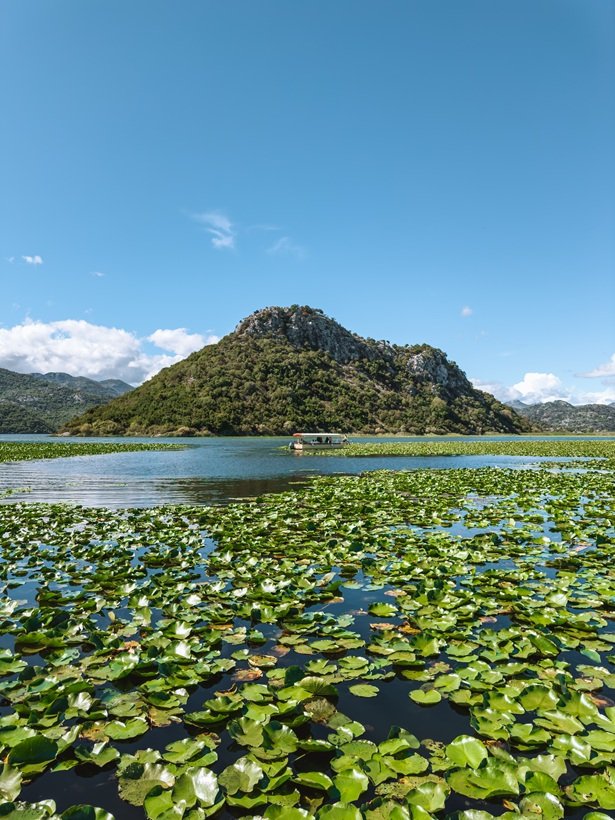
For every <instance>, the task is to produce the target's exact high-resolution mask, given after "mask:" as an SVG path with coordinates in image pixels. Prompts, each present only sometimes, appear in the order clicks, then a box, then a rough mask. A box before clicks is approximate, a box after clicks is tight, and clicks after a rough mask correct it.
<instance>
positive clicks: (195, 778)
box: [173, 767, 220, 808]
mask: <svg viewBox="0 0 615 820" xmlns="http://www.w3.org/2000/svg"><path fill="white" fill-rule="evenodd" d="M219 798H220V789H219V788H218V780H217V778H216V775H215V774H214V773H213V772H212V771H210V770H209V769H206V768H196V767H190V768H188V769H186V770H185V771H184V772H183V774H182V775H181V776H180V777H179V778H178V779H177V780H176V782H175V786H174V787H173V800H174V801H183V802H185V804H186V806H188V807H189V808H191V807H192V806H194V805H195V803H197V802H198V804H199V805H200V806H213V805H215V804H216V803H217V802H218V800H219Z"/></svg>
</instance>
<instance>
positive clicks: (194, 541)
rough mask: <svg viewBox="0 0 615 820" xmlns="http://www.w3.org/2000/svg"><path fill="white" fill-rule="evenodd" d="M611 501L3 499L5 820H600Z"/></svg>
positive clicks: (409, 492) (376, 478)
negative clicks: (212, 503) (123, 504)
mask: <svg viewBox="0 0 615 820" xmlns="http://www.w3.org/2000/svg"><path fill="white" fill-rule="evenodd" d="M71 446H72V445H71ZM612 488H613V474H612V473H609V472H604V471H598V470H594V471H590V472H587V473H583V474H580V473H564V472H562V473H555V472H551V471H547V470H535V471H513V470H501V469H495V468H488V469H478V470H447V471H423V470H421V471H413V472H403V473H400V472H373V473H368V474H365V475H362V476H356V477H335V478H320V479H316V480H315V481H314V483H313V484H312V485H310V486H309V487H308V488H304V489H301V490H297V491H293V492H287V493H284V494H280V495H275V496H266V497H263V498H260V499H256V500H251V501H247V502H243V503H235V504H232V505H230V506H227V507H218V508H214V507H160V508H156V509H149V510H142V509H141V510H139V509H132V510H122V511H112V510H108V509H85V508H81V507H76V506H62V505H42V504H26V503H16V504H12V505H4V506H1V507H0V556H1V564H0V624H1V630H0V632H1V634H2V638H1V639H0V646H1V647H2V648H1V649H0V755H1V758H2V761H3V762H2V764H1V768H0V817H10V818H14V819H15V820H19V818H21V820H25V818H28V820H37V818H52V817H53V818H56V817H58V816H59V817H62V818H73V820H74V818H88V819H89V818H92V819H93V820H109V818H111V817H112V816H115V817H116V818H117V820H120V819H121V818H124V817H126V818H129V817H147V818H152V820H156V819H157V818H160V820H162V819H164V820H168V818H182V817H183V818H188V820H197V819H200V818H206V817H239V816H247V817H253V818H267V819H268V820H272V819H275V818H283V820H287V819H288V820H293V818H317V819H318V820H340V819H341V820H355V818H364V820H383V819H384V818H393V820H395V819H396V818H397V819H398V820H406V819H407V818H412V819H413V820H428V818H444V817H451V818H452V817H455V818H458V820H489V818H492V817H500V818H507V819H508V820H513V819H514V818H519V817H523V818H535V819H536V820H538V818H543V820H548V819H551V820H557V819H558V818H564V817H567V818H576V817H579V818H581V817H585V818H586V820H604V818H608V817H612V816H613V811H614V810H615V666H614V661H615V632H614V630H613V619H614V618H615V562H614V560H613V559H614V557H615V540H614V532H615V530H614V527H615V509H614V502H613V493H612ZM90 784H92V785H90ZM94 785H96V787H97V788H96V789H95V791H94V788H93V787H94ZM94 798H95V799H94ZM2 801H4V802H2ZM90 802H92V803H95V804H96V805H97V806H98V808H93V807H92V806H91V805H88V804H89V803H90ZM76 803H78V805H75V804H76ZM82 804H83V805H82Z"/></svg>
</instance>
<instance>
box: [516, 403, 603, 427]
mask: <svg viewBox="0 0 615 820" xmlns="http://www.w3.org/2000/svg"><path fill="white" fill-rule="evenodd" d="M513 407H514V409H515V410H516V411H517V413H519V414H520V415H522V416H524V417H525V418H527V419H528V420H529V421H530V422H531V423H533V424H535V425H537V426H539V427H541V428H542V429H543V430H549V431H551V432H561V433H615V407H613V406H612V405H605V404H581V405H577V406H575V405H573V404H569V403H568V402H567V401H548V402H545V403H544V404H523V403H522V402H516V403H515V404H514V405H513Z"/></svg>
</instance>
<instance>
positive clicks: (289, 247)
mask: <svg viewBox="0 0 615 820" xmlns="http://www.w3.org/2000/svg"><path fill="white" fill-rule="evenodd" d="M267 253H270V254H271V255H272V256H294V257H295V259H305V255H306V254H305V248H304V247H302V246H301V245H297V244H295V243H294V242H293V240H292V239H291V238H290V236H281V237H280V238H279V239H278V240H276V241H275V242H274V243H273V245H271V247H269V248H267Z"/></svg>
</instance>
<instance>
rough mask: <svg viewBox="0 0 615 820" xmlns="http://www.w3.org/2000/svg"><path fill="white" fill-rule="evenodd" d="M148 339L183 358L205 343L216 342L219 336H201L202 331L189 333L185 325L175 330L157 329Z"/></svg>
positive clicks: (162, 348)
mask: <svg viewBox="0 0 615 820" xmlns="http://www.w3.org/2000/svg"><path fill="white" fill-rule="evenodd" d="M147 340H148V341H149V342H153V343H154V344H155V345H156V347H159V348H160V349H161V350H168V351H170V352H171V353H175V355H177V356H180V357H181V358H182V359H183V358H185V357H186V356H189V355H190V354H191V353H194V351H195V350H200V349H201V348H202V347H205V345H211V344H215V343H216V342H217V341H219V338H218V336H211V335H210V336H201V334H200V333H188V331H187V330H186V328H185V327H178V328H175V330H155V331H154V332H153V333H152V335H151V336H148V337H147Z"/></svg>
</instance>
